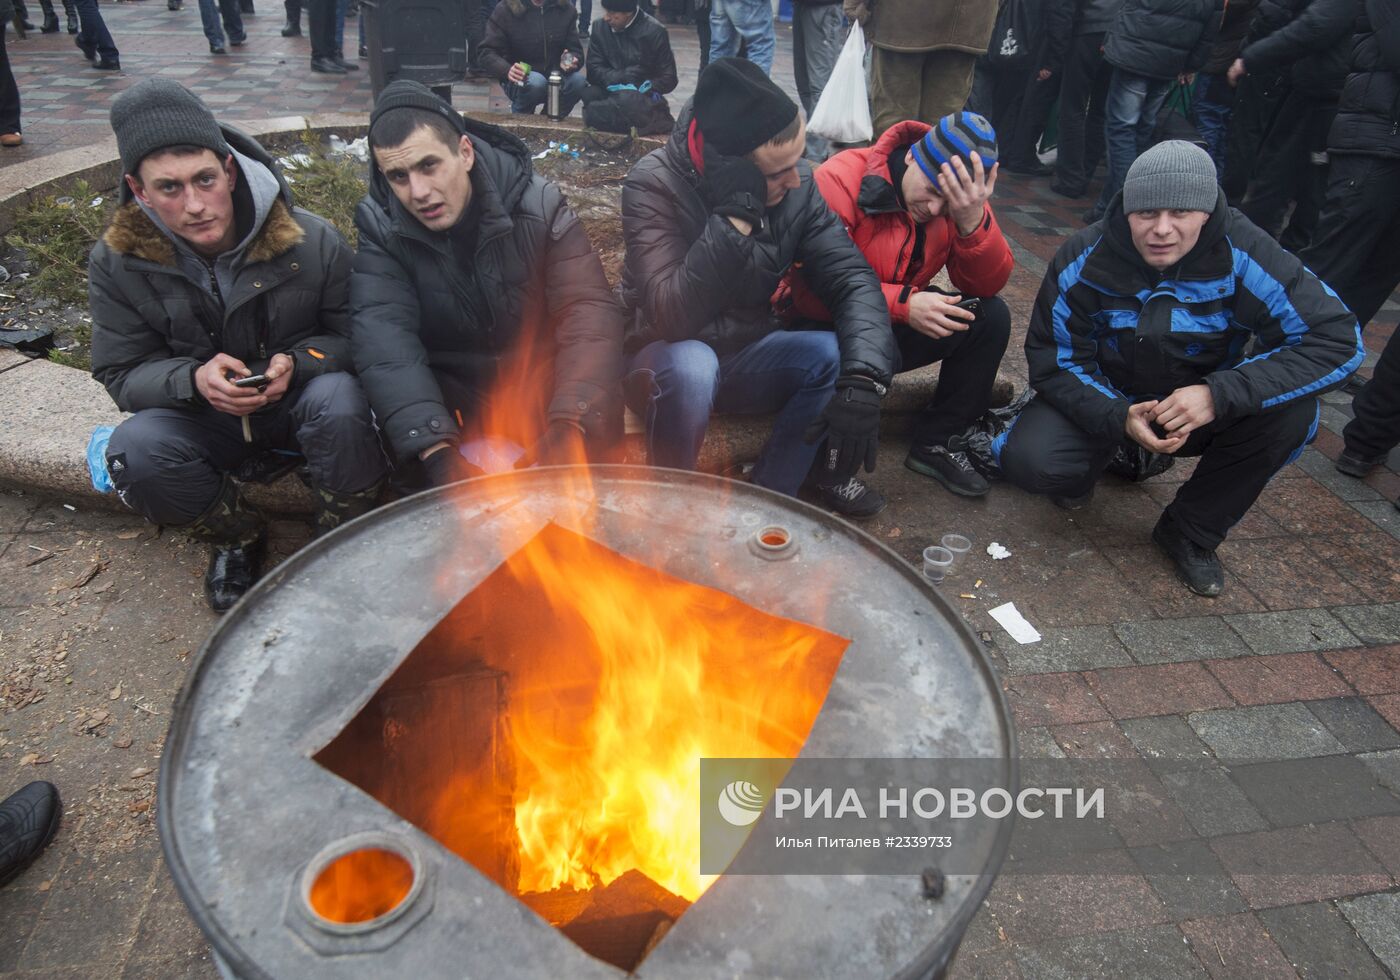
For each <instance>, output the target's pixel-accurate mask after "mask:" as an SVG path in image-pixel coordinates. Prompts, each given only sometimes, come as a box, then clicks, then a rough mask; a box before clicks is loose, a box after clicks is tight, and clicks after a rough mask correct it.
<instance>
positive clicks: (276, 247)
mask: <svg viewBox="0 0 1400 980" xmlns="http://www.w3.org/2000/svg"><path fill="white" fill-rule="evenodd" d="M305 237H306V231H305V230H304V229H303V228H302V227H301V225H300V224H298V223H297V220H296V218H295V217H293V216H292V210H291V208H289V207H288V206H287V205H286V203H285V202H283V201H282V200H280V199H279V200H276V201H273V202H272V208H271V210H269V211H268V214H267V220H266V221H264V222H263V225H262V228H260V229H259V230H258V234H257V235H256V236H255V237H254V238H253V240H252V241H251V242H249V243H248V248H247V249H246V251H245V260H246V261H247V262H248V263H249V264H252V263H255V262H266V261H268V260H269V259H275V258H277V256H279V255H285V254H286V253H287V252H290V251H291V250H292V249H293V248H295V247H296V246H298V245H300V244H301V242H302V240H303V239H304V238H305ZM102 240H103V241H104V242H106V244H107V247H108V248H110V249H111V250H112V251H113V252H116V253H117V254H118V255H130V256H132V257H134V258H138V259H145V260H146V261H148V262H155V263H156V264H157V265H169V266H173V265H175V264H176V262H175V246H174V244H173V243H172V242H171V241H170V239H169V238H168V237H167V236H166V234H165V233H164V232H163V231H161V230H160V229H159V228H157V227H156V223H155V222H154V221H152V220H151V219H150V218H148V217H146V213H145V212H144V211H142V210H141V206H140V205H139V204H137V203H136V202H135V201H130V202H128V203H126V204H123V205H122V206H121V207H120V208H118V209H117V213H116V214H114V215H113V216H112V223H111V224H109V225H108V226H107V230H106V231H105V232H104V233H103V235H102Z"/></svg>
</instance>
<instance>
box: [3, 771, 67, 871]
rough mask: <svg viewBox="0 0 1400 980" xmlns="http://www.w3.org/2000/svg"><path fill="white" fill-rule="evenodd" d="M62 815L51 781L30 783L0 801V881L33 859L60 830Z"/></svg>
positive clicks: (25, 866)
mask: <svg viewBox="0 0 1400 980" xmlns="http://www.w3.org/2000/svg"><path fill="white" fill-rule="evenodd" d="M62 818H63V806H62V804H61V803H60V802H59V799H58V790H57V789H56V788H55V787H54V785H53V784H52V783H46V782H42V781H38V782H33V783H30V784H29V785H28V786H25V787H24V788H22V789H20V790H19V791H17V792H16V793H15V794H14V795H13V796H11V797H9V798H8V799H7V800H5V802H3V803H0V885H3V884H5V883H6V882H7V881H9V880H10V879H12V878H14V877H15V876H16V875H18V874H19V873H20V872H21V871H23V870H24V869H25V868H27V867H29V865H30V864H32V863H33V861H34V859H35V858H37V857H38V856H39V854H40V852H42V851H43V850H44V848H45V847H47V846H48V844H49V841H51V840H53V835H54V834H56V833H58V823H59V821H60V820H61V819H62Z"/></svg>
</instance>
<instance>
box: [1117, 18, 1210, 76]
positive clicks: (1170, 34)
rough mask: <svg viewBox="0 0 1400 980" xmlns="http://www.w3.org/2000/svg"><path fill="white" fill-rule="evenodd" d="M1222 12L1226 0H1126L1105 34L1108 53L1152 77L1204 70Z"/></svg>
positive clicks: (1119, 63) (1122, 64)
mask: <svg viewBox="0 0 1400 980" xmlns="http://www.w3.org/2000/svg"><path fill="white" fill-rule="evenodd" d="M1223 13H1224V8H1223V6H1222V3H1221V0H1124V3H1123V6H1122V8H1121V9H1120V10H1119V11H1118V19H1117V20H1115V21H1114V22H1113V27H1112V28H1111V29H1110V30H1109V32H1108V36H1107V37H1106V38H1105V39H1104V48H1103V54H1104V58H1105V60H1107V61H1108V63H1109V64H1111V65H1116V66H1117V67H1119V68H1122V69H1124V70H1125V71H1130V72H1133V73H1134V74H1137V75H1146V76H1147V77H1148V78H1175V77H1176V76H1177V75H1180V74H1181V73H1182V72H1193V71H1199V70H1200V68H1201V66H1202V65H1204V64H1205V63H1206V58H1207V57H1208V56H1209V55H1210V49H1211V45H1213V44H1214V43H1215V35H1216V34H1217V33H1218V32H1219V30H1220V19H1221V17H1222V16H1223Z"/></svg>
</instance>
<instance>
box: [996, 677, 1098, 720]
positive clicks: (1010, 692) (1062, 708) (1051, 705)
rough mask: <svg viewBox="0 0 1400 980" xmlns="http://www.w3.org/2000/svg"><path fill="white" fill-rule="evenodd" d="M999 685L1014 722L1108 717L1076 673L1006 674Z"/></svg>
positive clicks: (1082, 679)
mask: <svg viewBox="0 0 1400 980" xmlns="http://www.w3.org/2000/svg"><path fill="white" fill-rule="evenodd" d="M1002 686H1003V687H1004V688H1005V690H1006V698H1007V701H1009V702H1010V704H1011V711H1012V713H1013V714H1014V715H1015V716H1016V722H1017V724H1021V725H1065V724H1072V723H1074V722H1082V721H1101V720H1104V719H1106V718H1108V712H1107V711H1105V710H1104V707H1103V705H1101V704H1099V701H1098V699H1097V698H1095V697H1094V694H1093V692H1092V691H1090V690H1089V686H1088V685H1087V684H1086V683H1085V682H1084V678H1083V676H1082V675H1080V674H1031V675H1026V676H1022V677H1008V678H1006V679H1005V681H1004V682H1003V684H1002Z"/></svg>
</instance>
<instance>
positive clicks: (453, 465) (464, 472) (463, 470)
mask: <svg viewBox="0 0 1400 980" xmlns="http://www.w3.org/2000/svg"><path fill="white" fill-rule="evenodd" d="M423 472H424V473H427V474H428V485H429V486H434V487H445V486H447V485H448V484H449V483H458V482H460V481H462V480H470V479H473V478H474V477H478V476H485V475H486V471H485V470H483V469H482V468H481V467H480V466H473V465H472V464H471V463H468V462H467V461H466V460H465V459H463V458H462V454H461V453H460V452H458V451H457V447H456V446H449V447H447V448H446V449H439V450H438V451H437V452H435V453H433V454H432V455H431V456H429V457H428V458H427V459H425V460H423Z"/></svg>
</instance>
